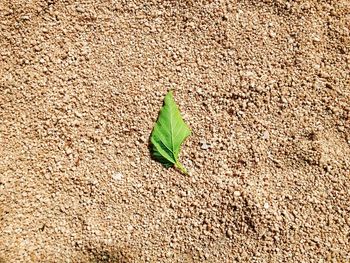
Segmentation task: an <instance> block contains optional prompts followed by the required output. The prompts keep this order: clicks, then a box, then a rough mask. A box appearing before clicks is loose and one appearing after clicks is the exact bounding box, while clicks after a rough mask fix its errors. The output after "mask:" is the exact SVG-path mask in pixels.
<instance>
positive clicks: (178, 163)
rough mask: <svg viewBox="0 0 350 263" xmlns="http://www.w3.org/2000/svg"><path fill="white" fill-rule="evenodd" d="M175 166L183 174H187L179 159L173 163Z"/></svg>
mask: <svg viewBox="0 0 350 263" xmlns="http://www.w3.org/2000/svg"><path fill="white" fill-rule="evenodd" d="M175 167H176V168H177V169H178V170H179V171H180V172H181V173H183V174H184V175H188V172H187V170H186V168H185V167H184V166H183V165H182V164H181V163H180V162H179V161H177V162H176V163H175Z"/></svg>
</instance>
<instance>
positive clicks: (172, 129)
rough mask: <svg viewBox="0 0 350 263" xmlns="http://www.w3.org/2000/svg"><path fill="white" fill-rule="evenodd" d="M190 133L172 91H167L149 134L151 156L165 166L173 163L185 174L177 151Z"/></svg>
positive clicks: (170, 165) (167, 166)
mask: <svg viewBox="0 0 350 263" xmlns="http://www.w3.org/2000/svg"><path fill="white" fill-rule="evenodd" d="M190 134H191V130H190V128H189V127H188V126H187V124H186V123H185V122H184V121H183V119H182V117H181V113H180V111H179V108H178V106H177V105H176V103H175V101H174V97H173V93H172V91H169V92H168V93H167V95H166V96H165V98H164V105H163V107H162V108H161V110H160V112H159V116H158V120H157V122H156V124H155V125H154V128H153V131H152V134H151V153H152V156H153V158H154V159H156V160H157V161H159V162H160V163H162V164H163V166H164V167H166V168H169V167H172V166H174V165H175V167H176V168H177V169H179V170H180V171H181V172H182V173H184V174H187V171H186V169H185V167H183V165H182V164H181V163H180V162H179V153H180V148H181V144H182V143H183V141H184V140H185V139H186V138H187V137H188V136H189V135H190Z"/></svg>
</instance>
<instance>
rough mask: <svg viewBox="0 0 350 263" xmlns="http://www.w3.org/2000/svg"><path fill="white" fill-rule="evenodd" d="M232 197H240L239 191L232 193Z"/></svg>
mask: <svg viewBox="0 0 350 263" xmlns="http://www.w3.org/2000/svg"><path fill="white" fill-rule="evenodd" d="M233 195H234V196H241V192H240V191H234V192H233Z"/></svg>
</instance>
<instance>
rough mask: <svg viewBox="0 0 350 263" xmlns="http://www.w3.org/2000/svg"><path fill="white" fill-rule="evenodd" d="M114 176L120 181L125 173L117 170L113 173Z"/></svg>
mask: <svg viewBox="0 0 350 263" xmlns="http://www.w3.org/2000/svg"><path fill="white" fill-rule="evenodd" d="M112 178H113V179H114V180H116V181H120V180H121V179H123V174H122V173H119V172H116V173H114V174H113V175H112Z"/></svg>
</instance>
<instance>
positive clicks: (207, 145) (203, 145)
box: [201, 142, 210, 150]
mask: <svg viewBox="0 0 350 263" xmlns="http://www.w3.org/2000/svg"><path fill="white" fill-rule="evenodd" d="M209 147H210V145H209V144H207V143H206V142H203V143H202V145H201V149H202V150H208V149H209Z"/></svg>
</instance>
